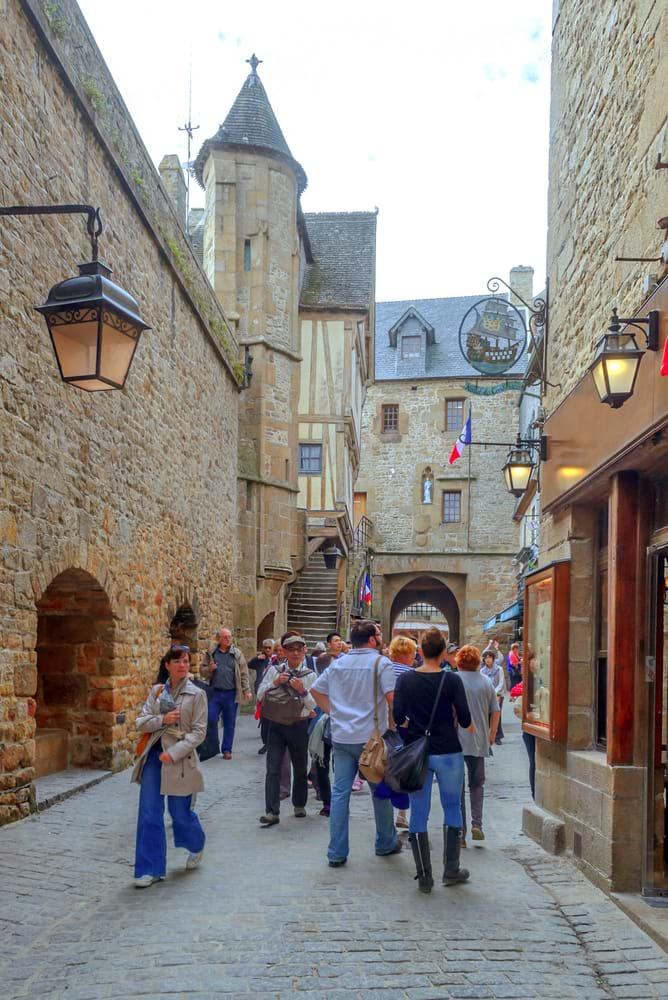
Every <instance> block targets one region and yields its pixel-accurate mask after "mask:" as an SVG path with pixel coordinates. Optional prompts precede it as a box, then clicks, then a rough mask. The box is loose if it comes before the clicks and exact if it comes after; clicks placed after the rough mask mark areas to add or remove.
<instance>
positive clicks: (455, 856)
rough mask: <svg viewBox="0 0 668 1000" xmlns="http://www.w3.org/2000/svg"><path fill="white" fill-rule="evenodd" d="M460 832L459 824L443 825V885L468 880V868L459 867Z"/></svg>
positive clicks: (456, 883)
mask: <svg viewBox="0 0 668 1000" xmlns="http://www.w3.org/2000/svg"><path fill="white" fill-rule="evenodd" d="M460 833H461V830H460V828H459V827H458V826H444V827H443V885H458V883H459V882H467V881H468V877H469V873H468V870H467V869H466V868H460V867H459V852H460V850H461V840H460V839H459V837H460ZM421 836H422V835H421Z"/></svg>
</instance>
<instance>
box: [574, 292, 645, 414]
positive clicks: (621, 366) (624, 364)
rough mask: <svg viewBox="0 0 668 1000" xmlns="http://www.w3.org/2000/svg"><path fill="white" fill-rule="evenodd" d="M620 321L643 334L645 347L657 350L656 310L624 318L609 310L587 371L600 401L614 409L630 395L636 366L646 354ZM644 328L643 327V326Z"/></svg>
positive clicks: (635, 374)
mask: <svg viewBox="0 0 668 1000" xmlns="http://www.w3.org/2000/svg"><path fill="white" fill-rule="evenodd" d="M622 324H624V325H625V326H635V327H637V328H638V329H639V330H640V331H641V332H642V333H643V334H644V335H645V341H646V345H647V347H646V349H647V350H648V351H658V349H659V312H658V310H656V309H654V310H652V312H650V313H648V314H647V316H635V317H633V318H632V319H624V318H623V317H621V316H618V315H617V310H616V309H613V310H612V316H611V317H610V326H609V327H608V332H607V333H605V334H604V335H603V336H602V337H601V339H600V340H599V342H598V344H597V345H596V353H595V354H594V360H593V361H592V363H591V364H590V366H589V371H590V372H591V374H592V377H593V379H594V385H595V386H596V391H597V392H598V395H599V399H600V400H601V402H602V403H607V404H608V406H611V407H612V409H613V410H617V409H619V407H620V406H623V405H624V403H625V402H626V400H627V399H629V398H630V397H631V396H632V395H633V390H634V388H635V383H636V378H637V376H638V369H639V368H640V362H641V361H642V357H643V354H644V353H645V352H644V351H643V350H642V349H641V348H640V347H638V344H637V342H636V338H635V336H634V334H632V333H627V332H626V330H624V332H622ZM645 327H646V329H645Z"/></svg>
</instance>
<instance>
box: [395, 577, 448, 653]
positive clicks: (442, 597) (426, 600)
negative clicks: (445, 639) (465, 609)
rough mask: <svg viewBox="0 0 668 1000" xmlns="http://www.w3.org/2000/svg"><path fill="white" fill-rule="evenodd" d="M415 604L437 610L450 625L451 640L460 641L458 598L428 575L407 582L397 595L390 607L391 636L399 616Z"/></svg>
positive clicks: (440, 582) (437, 580)
mask: <svg viewBox="0 0 668 1000" xmlns="http://www.w3.org/2000/svg"><path fill="white" fill-rule="evenodd" d="M414 604H429V605H432V606H433V607H435V608H437V610H438V611H440V613H441V614H442V615H443V616H444V618H445V619H446V621H447V623H448V627H449V634H450V638H451V639H453V640H455V641H456V640H458V638H459V631H460V624H461V612H460V608H459V603H458V601H457V598H456V597H455V595H454V593H453V592H452V590H451V589H450V587H448V586H447V584H445V583H443V581H442V580H439V579H438V577H436V576H433V575H431V574H428V573H425V574H424V575H422V576H416V577H414V578H413V579H412V580H407V581H406V582H405V583H404V584H403V586H402V587H401V589H400V590H399V591H398V592H397V593H396V594H395V597H394V600H393V601H392V604H391V607H390V633H389V634H390V635H391V634H392V628H393V626H394V622H395V621H396V619H397V617H398V615H399V614H400V613H401V612H402V611H404V610H405V609H406V608H409V607H411V606H412V605H414Z"/></svg>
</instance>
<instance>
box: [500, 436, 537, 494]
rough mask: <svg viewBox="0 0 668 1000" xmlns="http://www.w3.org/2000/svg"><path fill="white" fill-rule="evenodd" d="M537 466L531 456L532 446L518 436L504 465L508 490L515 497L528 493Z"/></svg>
mask: <svg viewBox="0 0 668 1000" xmlns="http://www.w3.org/2000/svg"><path fill="white" fill-rule="evenodd" d="M535 467H536V463H535V462H534V460H533V458H532V456H531V450H530V448H529V447H527V444H526V442H524V441H522V439H521V438H519V437H518V438H517V442H516V444H515V446H514V447H513V448H511V449H510V451H509V452H508V458H507V459H506V464H505V465H504V467H503V475H504V478H505V480H506V487H507V489H508V492H509V493H512V494H513V496H515V497H521V496H522V494H523V493H526V491H527V487H528V486H529V480H530V479H531V474H532V472H533V470H534V469H535Z"/></svg>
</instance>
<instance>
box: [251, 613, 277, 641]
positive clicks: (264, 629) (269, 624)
mask: <svg viewBox="0 0 668 1000" xmlns="http://www.w3.org/2000/svg"><path fill="white" fill-rule="evenodd" d="M275 619H276V614H275V612H273V611H270V612H269V614H268V615H265V616H264V618H263V619H262V621H261V622H260V624H259V625H258V627H257V635H256V643H255V645H256V648H257V649H260V648H261V646H262V643H263V642H264V640H265V639H275V638H276V636H275V635H274V622H275Z"/></svg>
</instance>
